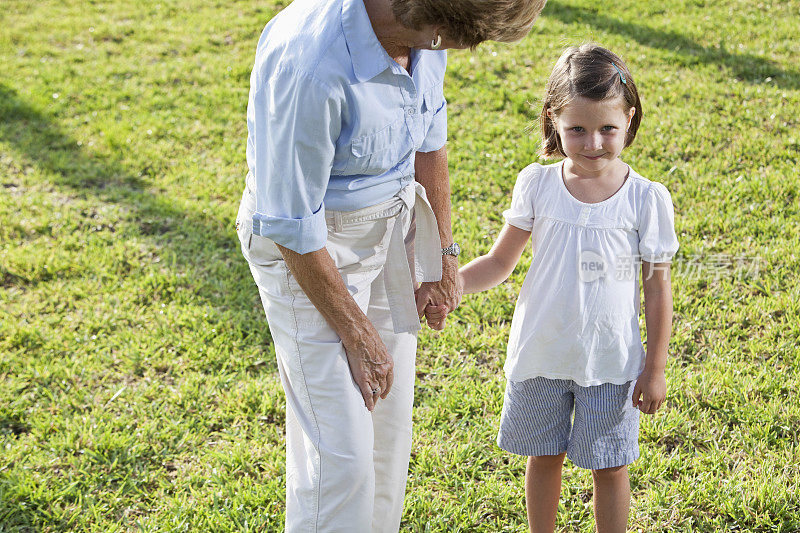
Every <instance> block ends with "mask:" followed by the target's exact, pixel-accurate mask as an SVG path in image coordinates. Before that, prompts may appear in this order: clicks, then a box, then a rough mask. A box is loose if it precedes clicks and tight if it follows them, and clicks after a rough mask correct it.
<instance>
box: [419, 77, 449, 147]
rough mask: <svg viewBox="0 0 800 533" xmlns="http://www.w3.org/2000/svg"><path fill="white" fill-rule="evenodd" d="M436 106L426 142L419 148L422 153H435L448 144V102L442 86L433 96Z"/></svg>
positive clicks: (426, 134) (433, 103) (426, 135)
mask: <svg viewBox="0 0 800 533" xmlns="http://www.w3.org/2000/svg"><path fill="white" fill-rule="evenodd" d="M431 99H432V105H433V106H434V111H433V119H432V120H431V124H430V126H429V127H428V131H427V132H425V140H423V141H422V145H421V146H420V147H419V151H420V152H434V151H436V150H438V149H439V148H441V147H442V146H444V143H446V142H447V101H446V100H445V99H444V92H443V90H442V86H439V88H438V89H437V90H436V91H435V92H434V95H433V96H432V98H431Z"/></svg>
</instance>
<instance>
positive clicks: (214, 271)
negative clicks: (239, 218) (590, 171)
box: [0, 83, 276, 531]
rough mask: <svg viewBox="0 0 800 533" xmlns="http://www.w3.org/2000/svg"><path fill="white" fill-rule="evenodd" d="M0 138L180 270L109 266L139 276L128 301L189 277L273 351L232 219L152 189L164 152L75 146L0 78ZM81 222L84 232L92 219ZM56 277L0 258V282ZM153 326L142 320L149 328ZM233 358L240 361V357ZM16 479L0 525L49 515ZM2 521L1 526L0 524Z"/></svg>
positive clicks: (223, 316)
mask: <svg viewBox="0 0 800 533" xmlns="http://www.w3.org/2000/svg"><path fill="white" fill-rule="evenodd" d="M0 140H2V142H3V143H5V144H6V145H7V146H8V147H10V149H11V151H12V152H14V154H15V158H17V157H18V158H19V160H20V161H21V162H23V163H24V164H25V165H26V166H28V165H29V166H32V167H34V168H36V169H38V170H39V171H41V173H42V174H43V175H44V176H45V179H46V180H48V183H49V184H51V185H52V186H53V187H54V188H55V189H56V191H59V190H60V191H63V192H64V193H65V194H67V195H68V196H71V197H78V198H80V199H82V200H83V199H85V200H87V201H88V202H89V203H90V204H93V205H97V206H102V205H109V204H111V205H115V206H119V207H120V208H121V211H122V214H121V215H120V217H121V219H122V220H121V222H124V229H122V230H116V229H111V230H108V229H106V231H114V232H118V233H116V234H115V236H114V237H117V238H119V239H123V240H126V239H137V240H139V239H140V240H142V241H145V242H147V243H148V245H152V247H153V248H156V249H157V250H160V251H159V255H160V256H168V261H165V262H162V263H161V265H159V266H160V268H165V269H167V270H169V271H172V272H174V273H176V274H177V273H180V274H182V275H181V276H180V278H178V281H175V279H176V278H174V277H172V276H170V275H166V276H165V277H163V278H159V277H158V275H157V272H156V277H155V278H154V279H155V281H153V280H151V279H149V278H148V279H144V277H146V276H150V275H151V274H152V273H153V272H151V271H150V270H151V269H147V271H145V270H142V269H139V270H136V268H137V267H135V266H129V268H127V267H126V268H123V267H119V268H117V269H116V270H117V271H116V273H115V274H113V275H116V276H117V278H118V279H117V280H115V281H114V283H117V285H115V287H116V289H115V290H119V288H120V287H119V284H120V283H124V282H125V281H126V278H129V277H136V276H141V277H142V278H143V282H142V283H137V284H136V285H134V286H136V287H137V288H139V290H140V291H141V293H140V294H136V295H132V298H131V300H132V301H134V302H136V305H142V306H143V308H147V306H153V305H154V302H155V301H161V302H164V301H169V300H170V299H172V298H173V297H174V296H175V293H176V291H175V290H174V289H175V287H174V286H170V284H172V285H174V284H176V283H178V284H184V283H185V285H183V288H184V289H189V290H191V291H193V292H192V298H193V300H195V301H198V302H199V303H200V304H201V305H208V306H210V307H212V308H213V309H214V310H215V313H216V314H217V315H219V316H218V317H217V320H218V321H219V323H220V324H221V326H222V328H223V329H224V331H225V332H226V333H222V331H221V332H220V333H221V334H222V335H226V334H227V335H228V336H229V337H230V341H231V342H235V345H236V346H237V347H239V348H241V346H246V345H258V346H261V347H262V348H263V358H262V360H263V359H270V358H269V357H267V354H268V353H269V347H268V344H270V343H271V342H272V340H271V338H270V337H269V330H268V328H267V323H266V320H265V319H264V315H263V311H262V310H261V307H260V304H255V303H254V302H256V301H257V299H258V291H257V289H256V287H255V284H254V283H253V279H252V277H251V275H250V272H249V270H248V268H247V264H246V262H245V260H244V258H243V257H242V256H241V252H240V251H239V245H238V241H237V239H236V233H235V231H234V228H233V220H224V221H220V220H219V219H218V218H215V217H213V216H211V215H207V214H205V213H203V212H202V207H199V208H196V209H195V208H183V207H179V206H176V205H175V202H173V201H172V199H171V198H170V197H169V196H167V195H166V194H163V193H157V192H153V191H154V189H157V187H153V185H152V182H153V178H156V177H157V176H159V175H160V169H158V168H157V167H158V166H159V165H164V164H165V163H164V162H163V161H154V162H151V163H149V165H151V166H147V167H145V168H142V169H131V168H130V167H126V166H125V165H124V164H123V163H122V162H121V161H119V160H117V159H116V158H114V157H113V156H103V155H99V154H96V153H92V152H91V151H90V150H87V149H85V148H83V147H81V146H79V145H78V143H77V140H76V139H75V138H73V137H71V136H70V135H68V134H67V133H66V132H65V131H64V130H63V128H62V127H61V126H60V125H59V124H58V121H57V119H56V118H55V117H52V116H49V115H48V114H47V113H46V112H42V111H40V110H37V109H36V108H34V107H33V106H31V105H30V104H28V103H27V102H26V101H25V100H24V99H23V98H21V97H20V95H19V94H18V93H17V91H16V90H14V89H13V88H10V87H8V86H7V85H4V84H3V83H0ZM1 181H2V182H3V183H2V185H3V186H8V187H17V186H18V185H19V184H16V183H13V182H14V181H16V179H15V177H14V176H13V175H11V176H2V180H1ZM0 190H2V189H0ZM84 215H85V214H84ZM86 231H87V233H88V231H90V229H89V228H88V225H87V230H86ZM54 238H56V239H57V238H58V235H57V234H56V235H54ZM112 238H113V237H112ZM74 253H85V252H82V251H77V252H74ZM115 266H117V265H115ZM51 270H52V269H51ZM153 270H155V271H157V270H158V269H153ZM82 275H83V273H82V272H80V271H78V272H75V271H74V270H72V271H70V272H68V273H66V276H65V277H68V276H72V277H79V276H82ZM52 279H59V280H63V279H64V277H62V276H61V275H60V274H59V272H50V273H47V272H45V273H41V274H40V273H29V272H17V273H12V272H8V271H7V269H6V268H5V266H0V283H1V285H0V287H10V286H19V287H28V288H31V287H35V286H36V285H38V284H41V283H47V282H48V281H50V280H52ZM95 290H96V291H97V294H99V295H100V296H101V297H102V291H103V283H101V282H98V284H97V287H96V289H95ZM140 320H141V321H143V322H146V321H147V320H148V316H147V315H144V316H141V317H140ZM175 327H176V328H178V327H187V326H178V325H176V326H175ZM188 327H191V326H188ZM218 327H220V326H218ZM149 329H150V328H146V331H147V330H149ZM200 333H203V332H200ZM177 337H178V338H179V337H180V334H178V336H177ZM173 340H174V339H173ZM209 348H210V347H209ZM233 349H234V348H229V349H228V348H224V347H223V348H222V349H220V348H219V347H216V351H214V352H213V355H210V352H211V351H210V350H204V349H203V348H202V347H200V348H199V350H200V353H198V354H197V355H196V356H194V355H190V356H189V357H190V359H192V363H191V364H192V366H193V367H194V370H195V371H196V372H200V373H214V372H216V371H219V370H220V369H222V368H226V367H228V364H229V363H231V352H232V351H233ZM152 355H153V356H154V357H162V356H163V354H161V353H160V352H159V353H156V352H153V354H152ZM31 356H33V355H31ZM235 363H236V364H238V363H242V364H246V361H236V362H235ZM234 366H236V365H234ZM275 368H276V367H275V362H274V359H272V360H269V362H267V363H265V364H263V365H259V366H254V365H251V366H250V367H247V372H249V373H250V372H257V373H272V372H274V371H275ZM39 387H41V388H47V384H46V383H40V384H39ZM199 416H202V414H200V415H199ZM28 429H29V428H28V426H27V425H26V424H23V422H22V421H21V420H14V419H8V418H3V417H0V436H3V435H4V434H7V435H19V434H22V433H26V432H27V431H28ZM147 459H150V458H147ZM161 459H162V458H161V457H160V456H154V457H153V458H152V461H153V465H154V466H153V468H157V467H158V465H159V464H160V463H159V461H160V460H161ZM115 464H116V463H115ZM134 466H135V465H133V466H131V465H127V464H120V465H117V466H115V468H117V469H118V470H120V471H122V470H131V469H133V468H134ZM19 482H20V479H17V478H16V477H15V476H14V475H11V474H9V473H8V472H6V473H0V524H5V525H9V524H11V523H15V524H18V526H19V527H20V528H21V529H20V530H21V531H24V530H26V527H28V526H31V527H32V525H33V524H41V523H48V522H49V521H51V520H54V519H55V518H54V517H55V515H53V514H52V513H50V512H49V511H47V508H48V505H49V502H47V501H46V499H45V500H43V499H36V498H37V496H36V495H35V494H33V493H32V492H30V491H31V490H33V489H34V487H32V486H29V485H30V484H29V483H28V484H27V485H26V484H25V483H23V485H19V486H18V484H19ZM62 525H65V524H62ZM0 530H3V527H2V525H0ZM12 530H13V529H12Z"/></svg>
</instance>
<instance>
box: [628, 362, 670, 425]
mask: <svg viewBox="0 0 800 533" xmlns="http://www.w3.org/2000/svg"><path fill="white" fill-rule="evenodd" d="M666 397H667V379H666V377H665V376H664V371H651V370H648V369H647V368H645V370H644V372H642V374H641V375H640V376H639V379H637V380H636V385H635V386H634V387H633V398H631V399H632V400H633V406H634V407H637V408H638V409H639V410H640V411H641V412H643V413H645V414H648V415H652V414H655V412H656V411H657V410H658V408H659V407H661V404H663V403H664V400H665V399H666Z"/></svg>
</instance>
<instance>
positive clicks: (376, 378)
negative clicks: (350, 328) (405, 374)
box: [341, 321, 394, 411]
mask: <svg viewBox="0 0 800 533" xmlns="http://www.w3.org/2000/svg"><path fill="white" fill-rule="evenodd" d="M363 326H364V327H363V329H361V331H354V332H353V334H352V335H347V336H346V337H341V338H342V344H343V345H344V350H345V353H346V354H347V364H348V365H350V373H351V374H352V375H353V380H354V381H355V382H356V385H357V386H358V388H359V390H360V391H361V396H362V397H363V398H364V405H366V407H367V409H369V410H370V411H372V410H373V409H374V408H375V404H376V403H377V402H378V399H379V398H380V399H385V398H386V397H387V396H388V395H389V391H390V390H391V389H392V382H393V381H394V361H392V356H391V355H389V352H388V351H387V350H386V345H384V344H383V341H382V340H381V338H380V335H378V332H377V330H375V327H374V326H373V325H372V323H371V322H369V321H367V322H365V323H364V325H363ZM373 391H375V392H373Z"/></svg>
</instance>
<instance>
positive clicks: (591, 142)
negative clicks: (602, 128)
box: [586, 133, 603, 150]
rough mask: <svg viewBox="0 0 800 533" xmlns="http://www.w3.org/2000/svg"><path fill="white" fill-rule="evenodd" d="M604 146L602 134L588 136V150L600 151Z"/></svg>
mask: <svg viewBox="0 0 800 533" xmlns="http://www.w3.org/2000/svg"><path fill="white" fill-rule="evenodd" d="M602 146H603V137H602V136H601V135H600V133H591V134H589V135H587V136H586V149H587V150H599V149H600V148H602Z"/></svg>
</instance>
